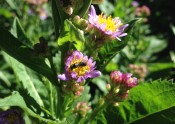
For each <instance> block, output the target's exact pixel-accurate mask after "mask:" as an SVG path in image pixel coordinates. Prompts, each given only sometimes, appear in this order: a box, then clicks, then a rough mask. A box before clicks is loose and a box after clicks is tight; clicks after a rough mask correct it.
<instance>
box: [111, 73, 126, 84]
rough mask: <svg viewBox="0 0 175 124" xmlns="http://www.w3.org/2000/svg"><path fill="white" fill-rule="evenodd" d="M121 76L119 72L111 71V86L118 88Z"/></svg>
mask: <svg viewBox="0 0 175 124" xmlns="http://www.w3.org/2000/svg"><path fill="white" fill-rule="evenodd" d="M122 75H123V74H122V73H121V72H120V71H112V72H111V74H110V79H111V84H112V85H115V86H118V85H119V84H120V83H121V82H122Z"/></svg>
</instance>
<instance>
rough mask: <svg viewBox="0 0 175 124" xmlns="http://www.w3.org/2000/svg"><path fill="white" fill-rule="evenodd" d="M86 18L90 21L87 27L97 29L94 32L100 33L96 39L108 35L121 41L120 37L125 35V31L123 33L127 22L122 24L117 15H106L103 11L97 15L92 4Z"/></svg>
mask: <svg viewBox="0 0 175 124" xmlns="http://www.w3.org/2000/svg"><path fill="white" fill-rule="evenodd" d="M88 20H89V23H90V26H89V28H90V29H95V30H96V29H97V32H95V33H96V34H100V33H101V34H102V35H100V36H99V38H97V39H102V37H103V39H105V37H108V39H109V38H111V39H118V40H119V41H121V39H120V37H124V36H126V35H127V33H124V30H125V29H126V28H127V27H128V24H123V23H122V22H121V20H120V19H119V17H115V18H112V17H111V16H108V17H107V16H105V15H104V14H103V13H101V14H100V15H97V14H96V11H95V8H94V6H91V7H90V10H89V14H88ZM104 34H105V35H104ZM101 42H102V41H101ZM103 42H105V41H103ZM103 42H102V43H103Z"/></svg>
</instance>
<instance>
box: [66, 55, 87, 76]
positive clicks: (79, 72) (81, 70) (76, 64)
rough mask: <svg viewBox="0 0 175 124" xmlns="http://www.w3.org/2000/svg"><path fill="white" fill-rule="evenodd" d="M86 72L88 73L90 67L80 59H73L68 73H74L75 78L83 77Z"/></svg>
mask: <svg viewBox="0 0 175 124" xmlns="http://www.w3.org/2000/svg"><path fill="white" fill-rule="evenodd" d="M87 71H90V67H89V66H88V65H87V63H86V62H84V61H83V60H82V59H78V60H77V59H75V57H74V59H73V61H72V62H71V63H70V66H69V72H70V73H71V72H75V73H76V76H77V77H79V76H84V75H85V74H86V72H87Z"/></svg>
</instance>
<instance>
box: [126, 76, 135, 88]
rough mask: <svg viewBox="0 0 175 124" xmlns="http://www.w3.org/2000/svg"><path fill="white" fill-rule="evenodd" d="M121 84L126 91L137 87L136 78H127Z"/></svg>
mask: <svg viewBox="0 0 175 124" xmlns="http://www.w3.org/2000/svg"><path fill="white" fill-rule="evenodd" d="M123 83H124V86H125V88H126V89H131V88H133V87H135V86H137V78H135V77H129V78H127V79H125V81H124V82H123Z"/></svg>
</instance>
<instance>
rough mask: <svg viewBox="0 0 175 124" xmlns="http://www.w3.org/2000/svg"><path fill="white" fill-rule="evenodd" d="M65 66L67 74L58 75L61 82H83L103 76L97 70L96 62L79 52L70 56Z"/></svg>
mask: <svg viewBox="0 0 175 124" xmlns="http://www.w3.org/2000/svg"><path fill="white" fill-rule="evenodd" d="M65 64H66V65H65V73H64V74H59V75H58V78H59V79H60V80H65V81H68V80H76V82H83V81H85V80H86V79H87V78H95V77H98V76H100V75H101V72H100V71H98V70H95V62H93V59H92V58H88V57H87V56H84V55H83V54H82V53H81V52H80V51H78V50H77V51H74V52H72V54H71V55H70V56H68V58H67V59H66V62H65Z"/></svg>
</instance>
